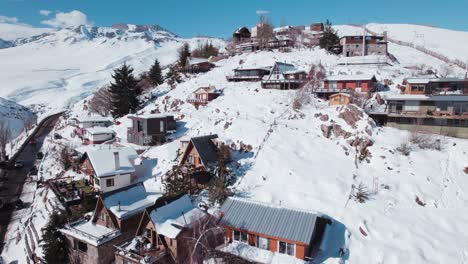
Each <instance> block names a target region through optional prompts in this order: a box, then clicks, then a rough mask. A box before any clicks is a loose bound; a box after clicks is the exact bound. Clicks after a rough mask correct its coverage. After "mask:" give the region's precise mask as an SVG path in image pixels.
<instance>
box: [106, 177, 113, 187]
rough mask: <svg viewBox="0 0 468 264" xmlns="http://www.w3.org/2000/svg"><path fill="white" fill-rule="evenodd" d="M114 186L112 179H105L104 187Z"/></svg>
mask: <svg viewBox="0 0 468 264" xmlns="http://www.w3.org/2000/svg"><path fill="white" fill-rule="evenodd" d="M112 186H114V179H107V180H106V187H112Z"/></svg>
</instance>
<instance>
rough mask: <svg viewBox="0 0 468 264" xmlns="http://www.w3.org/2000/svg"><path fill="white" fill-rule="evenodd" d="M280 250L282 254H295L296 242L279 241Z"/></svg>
mask: <svg viewBox="0 0 468 264" xmlns="http://www.w3.org/2000/svg"><path fill="white" fill-rule="evenodd" d="M278 252H279V253H282V254H287V255H290V256H294V244H291V243H287V242H283V241H279V248H278Z"/></svg>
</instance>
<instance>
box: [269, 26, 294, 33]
mask: <svg viewBox="0 0 468 264" xmlns="http://www.w3.org/2000/svg"><path fill="white" fill-rule="evenodd" d="M292 28H294V27H292V26H284V27H277V28H274V29H273V32H275V33H278V32H283V31H287V30H289V29H292Z"/></svg>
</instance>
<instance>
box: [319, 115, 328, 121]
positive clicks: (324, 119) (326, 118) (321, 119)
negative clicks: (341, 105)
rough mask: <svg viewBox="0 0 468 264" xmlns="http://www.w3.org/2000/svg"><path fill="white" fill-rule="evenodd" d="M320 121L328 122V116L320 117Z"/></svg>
mask: <svg viewBox="0 0 468 264" xmlns="http://www.w3.org/2000/svg"><path fill="white" fill-rule="evenodd" d="M320 121H324V122H325V121H328V115H327V114H325V115H321V116H320Z"/></svg>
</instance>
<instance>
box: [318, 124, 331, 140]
mask: <svg viewBox="0 0 468 264" xmlns="http://www.w3.org/2000/svg"><path fill="white" fill-rule="evenodd" d="M320 129H321V130H322V133H323V136H324V137H326V138H330V133H331V129H332V127H331V126H329V125H325V124H322V125H321V126H320Z"/></svg>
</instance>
